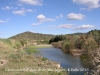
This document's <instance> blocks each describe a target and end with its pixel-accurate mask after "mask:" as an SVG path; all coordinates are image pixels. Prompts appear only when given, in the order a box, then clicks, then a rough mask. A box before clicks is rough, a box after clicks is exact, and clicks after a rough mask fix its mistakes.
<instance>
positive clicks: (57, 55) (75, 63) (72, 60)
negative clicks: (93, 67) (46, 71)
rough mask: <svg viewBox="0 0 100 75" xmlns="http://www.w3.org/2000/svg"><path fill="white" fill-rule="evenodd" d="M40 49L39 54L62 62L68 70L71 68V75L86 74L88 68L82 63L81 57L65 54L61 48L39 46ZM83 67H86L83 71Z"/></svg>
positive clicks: (62, 65)
mask: <svg viewBox="0 0 100 75" xmlns="http://www.w3.org/2000/svg"><path fill="white" fill-rule="evenodd" d="M38 50H39V51H40V52H39V55H42V56H43V57H46V58H48V59H49V60H53V61H56V62H58V63H60V65H61V67H63V68H64V69H66V71H68V69H69V70H70V71H69V73H70V74H69V75H84V73H85V72H86V71H85V70H87V68H84V66H83V65H82V62H81V61H80V58H79V57H75V56H71V55H69V54H65V53H63V52H62V51H61V50H60V49H57V48H53V47H49V48H39V49H38ZM75 68H76V69H75ZM72 69H73V70H72ZM82 69H84V71H81V70H82ZM71 70H72V71H71ZM75 70H80V71H75Z"/></svg>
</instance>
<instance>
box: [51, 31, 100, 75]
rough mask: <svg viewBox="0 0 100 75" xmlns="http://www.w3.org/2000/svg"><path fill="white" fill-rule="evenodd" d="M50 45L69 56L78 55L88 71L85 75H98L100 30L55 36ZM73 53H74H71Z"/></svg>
mask: <svg viewBox="0 0 100 75" xmlns="http://www.w3.org/2000/svg"><path fill="white" fill-rule="evenodd" d="M49 43H50V44H52V45H53V46H54V47H56V48H60V49H62V51H63V52H65V53H69V54H73V55H74V54H75V53H77V54H79V53H78V52H79V51H80V52H81V53H80V54H79V55H80V58H81V60H82V62H83V64H84V66H86V67H88V68H89V69H90V72H89V73H87V75H100V30H91V31H89V32H88V33H75V34H67V35H57V36H55V37H54V38H52V39H50V41H49ZM73 51H74V53H72V52H73Z"/></svg>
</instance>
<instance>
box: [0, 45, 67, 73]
mask: <svg viewBox="0 0 100 75" xmlns="http://www.w3.org/2000/svg"><path fill="white" fill-rule="evenodd" d="M40 46H41V47H44V45H38V46H36V47H37V48H39V47H40ZM48 46H49V45H48ZM48 46H47V45H45V47H48ZM33 47H34V46H33ZM37 48H35V47H34V48H32V47H31V48H28V49H29V51H28V52H29V54H27V53H26V52H25V50H23V49H24V48H23V49H18V50H17V51H15V50H14V49H9V50H6V49H5V50H3V49H2V50H0V54H1V55H0V74H1V75H40V74H41V75H68V74H67V73H66V72H63V71H60V72H58V71H59V69H62V67H60V66H58V65H60V64H58V63H57V62H54V61H51V60H48V59H47V58H44V57H43V56H38V57H37V56H35V55H34V54H33V53H34V52H37V51H36V50H37ZM57 70H58V71H57Z"/></svg>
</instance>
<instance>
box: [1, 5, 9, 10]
mask: <svg viewBox="0 0 100 75" xmlns="http://www.w3.org/2000/svg"><path fill="white" fill-rule="evenodd" d="M10 9H11V7H9V6H6V7H2V10H10Z"/></svg>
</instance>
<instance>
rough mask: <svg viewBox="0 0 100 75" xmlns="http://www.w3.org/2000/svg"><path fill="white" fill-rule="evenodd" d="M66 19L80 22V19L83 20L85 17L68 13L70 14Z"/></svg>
mask: <svg viewBox="0 0 100 75" xmlns="http://www.w3.org/2000/svg"><path fill="white" fill-rule="evenodd" d="M67 18H68V19H69V20H82V19H84V18H85V15H82V14H75V13H70V14H68V15H67Z"/></svg>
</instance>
